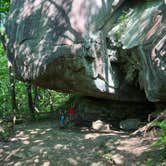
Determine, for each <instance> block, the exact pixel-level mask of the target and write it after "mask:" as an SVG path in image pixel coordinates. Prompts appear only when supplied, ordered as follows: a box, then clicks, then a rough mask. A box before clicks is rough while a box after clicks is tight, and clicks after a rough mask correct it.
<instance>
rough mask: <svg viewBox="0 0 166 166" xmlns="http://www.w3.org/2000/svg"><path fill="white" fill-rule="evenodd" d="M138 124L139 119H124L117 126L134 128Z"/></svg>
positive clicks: (126, 128)
mask: <svg viewBox="0 0 166 166" xmlns="http://www.w3.org/2000/svg"><path fill="white" fill-rule="evenodd" d="M140 124H141V121H140V120H139V119H126V120H123V121H121V122H120V124H119V127H120V128H121V129H123V130H136V129H138V128H139V126H140Z"/></svg>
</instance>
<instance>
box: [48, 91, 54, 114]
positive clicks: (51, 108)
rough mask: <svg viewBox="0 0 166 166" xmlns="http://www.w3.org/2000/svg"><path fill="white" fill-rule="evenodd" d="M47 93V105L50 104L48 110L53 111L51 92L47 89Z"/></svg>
mask: <svg viewBox="0 0 166 166" xmlns="http://www.w3.org/2000/svg"><path fill="white" fill-rule="evenodd" d="M48 94H49V105H50V111H51V112H53V111H54V106H53V97H52V94H51V92H50V91H49V90H48Z"/></svg>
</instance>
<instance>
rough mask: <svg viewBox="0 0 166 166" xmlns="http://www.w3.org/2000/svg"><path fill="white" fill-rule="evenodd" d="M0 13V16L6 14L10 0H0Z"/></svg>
mask: <svg viewBox="0 0 166 166" xmlns="http://www.w3.org/2000/svg"><path fill="white" fill-rule="evenodd" d="M0 2H1V4H0V14H1V16H3V15H7V13H8V12H9V8H10V0H0Z"/></svg>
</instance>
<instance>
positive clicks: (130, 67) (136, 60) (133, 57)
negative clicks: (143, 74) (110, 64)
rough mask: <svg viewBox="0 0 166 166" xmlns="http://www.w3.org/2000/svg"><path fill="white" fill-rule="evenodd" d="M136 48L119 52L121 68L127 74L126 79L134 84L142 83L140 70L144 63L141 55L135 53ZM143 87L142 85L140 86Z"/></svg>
mask: <svg viewBox="0 0 166 166" xmlns="http://www.w3.org/2000/svg"><path fill="white" fill-rule="evenodd" d="M135 52H136V50H132V51H130V52H129V51H128V50H123V51H122V52H119V53H118V56H119V57H118V58H119V62H120V64H121V66H120V68H121V70H122V71H123V72H124V74H125V80H126V81H127V82H128V83H131V84H134V85H136V86H137V85H138V84H139V85H141V78H140V71H142V65H141V60H140V57H139V56H138V55H137V54H136V53H135ZM140 88H141V87H140Z"/></svg>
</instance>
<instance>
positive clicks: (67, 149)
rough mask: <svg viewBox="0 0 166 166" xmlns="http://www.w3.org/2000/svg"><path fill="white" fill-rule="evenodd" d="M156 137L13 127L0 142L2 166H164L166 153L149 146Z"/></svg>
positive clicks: (46, 124)
mask: <svg viewBox="0 0 166 166" xmlns="http://www.w3.org/2000/svg"><path fill="white" fill-rule="evenodd" d="M156 139H157V136H153V137H152V136H146V137H143V136H141V135H139V136H130V135H129V133H126V132H123V131H116V130H110V131H100V132H99V131H92V130H89V129H87V128H84V127H82V128H67V129H60V128H59V125H58V123H57V122H55V121H42V122H33V123H28V124H21V125H17V126H16V133H15V135H14V136H13V137H12V138H11V139H10V141H9V142H0V165H1V166H9V165H11V166H22V165H23V166H24V165H25V166H33V165H34V166H75V165H78V166H107V165H109V166H110V165H122V166H137V165H138V166H153V165H154V166H160V165H161V166H166V161H164V158H165V159H166V152H165V151H164V149H163V148H162V147H155V146H152V144H153V143H154V141H155V140H156Z"/></svg>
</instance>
